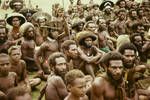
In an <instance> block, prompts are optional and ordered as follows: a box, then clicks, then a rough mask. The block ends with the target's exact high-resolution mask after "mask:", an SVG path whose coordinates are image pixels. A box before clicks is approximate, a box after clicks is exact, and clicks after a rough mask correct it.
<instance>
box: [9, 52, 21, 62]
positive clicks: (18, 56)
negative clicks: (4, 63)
mask: <svg viewBox="0 0 150 100" xmlns="http://www.w3.org/2000/svg"><path fill="white" fill-rule="evenodd" d="M10 58H11V60H12V61H15V62H18V61H19V60H20V59H21V51H20V49H16V50H12V52H11V54H10Z"/></svg>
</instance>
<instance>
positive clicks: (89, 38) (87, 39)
mask: <svg viewBox="0 0 150 100" xmlns="http://www.w3.org/2000/svg"><path fill="white" fill-rule="evenodd" d="M84 40H85V41H89V40H92V38H91V37H86V38H85V39H84Z"/></svg>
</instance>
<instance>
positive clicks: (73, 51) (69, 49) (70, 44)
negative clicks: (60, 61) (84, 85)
mask: <svg viewBox="0 0 150 100" xmlns="http://www.w3.org/2000/svg"><path fill="white" fill-rule="evenodd" d="M61 48H62V50H63V52H64V54H65V55H66V57H67V60H68V65H69V67H70V69H82V67H83V66H84V63H83V60H82V59H81V58H80V56H79V52H78V47H77V44H76V42H75V41H74V40H66V41H64V42H63V44H62V46H61Z"/></svg>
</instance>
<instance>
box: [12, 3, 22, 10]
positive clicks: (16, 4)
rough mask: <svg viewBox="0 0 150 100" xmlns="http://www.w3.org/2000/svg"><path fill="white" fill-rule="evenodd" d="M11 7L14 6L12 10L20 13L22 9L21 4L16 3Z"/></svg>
mask: <svg viewBox="0 0 150 100" xmlns="http://www.w3.org/2000/svg"><path fill="white" fill-rule="evenodd" d="M13 5H14V10H15V11H16V12H18V11H20V10H21V9H22V7H23V4H22V3H21V2H16V3H14V4H13Z"/></svg>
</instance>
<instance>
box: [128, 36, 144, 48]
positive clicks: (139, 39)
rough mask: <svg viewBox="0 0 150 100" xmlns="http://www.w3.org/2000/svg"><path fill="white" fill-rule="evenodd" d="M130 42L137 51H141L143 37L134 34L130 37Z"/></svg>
mask: <svg viewBox="0 0 150 100" xmlns="http://www.w3.org/2000/svg"><path fill="white" fill-rule="evenodd" d="M130 41H131V43H133V44H134V45H135V46H136V47H137V49H138V50H139V49H140V50H142V45H143V37H142V36H141V34H139V33H134V34H132V35H131V36H130Z"/></svg>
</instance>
